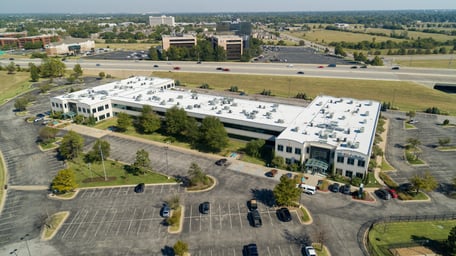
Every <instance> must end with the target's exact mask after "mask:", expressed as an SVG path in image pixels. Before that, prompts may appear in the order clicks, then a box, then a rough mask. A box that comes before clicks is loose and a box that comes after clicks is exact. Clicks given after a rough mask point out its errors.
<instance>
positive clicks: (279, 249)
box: [277, 245, 283, 255]
mask: <svg viewBox="0 0 456 256" xmlns="http://www.w3.org/2000/svg"><path fill="white" fill-rule="evenodd" d="M277 247H278V248H279V252H280V255H283V253H282V250H281V249H280V245H278V246H277Z"/></svg>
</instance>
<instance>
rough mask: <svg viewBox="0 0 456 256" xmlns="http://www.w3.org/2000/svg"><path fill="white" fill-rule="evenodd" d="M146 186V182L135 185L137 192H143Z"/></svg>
mask: <svg viewBox="0 0 456 256" xmlns="http://www.w3.org/2000/svg"><path fill="white" fill-rule="evenodd" d="M144 188H145V185H144V183H139V184H138V185H136V187H135V193H142V192H144Z"/></svg>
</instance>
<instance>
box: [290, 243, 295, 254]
mask: <svg viewBox="0 0 456 256" xmlns="http://www.w3.org/2000/svg"><path fill="white" fill-rule="evenodd" d="M290 253H291V256H294V253H293V248H292V247H291V245H290Z"/></svg>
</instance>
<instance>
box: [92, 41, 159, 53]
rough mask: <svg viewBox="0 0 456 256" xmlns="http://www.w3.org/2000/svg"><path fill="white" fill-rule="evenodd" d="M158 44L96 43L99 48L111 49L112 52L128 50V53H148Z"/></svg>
mask: <svg viewBox="0 0 456 256" xmlns="http://www.w3.org/2000/svg"><path fill="white" fill-rule="evenodd" d="M157 45H158V44H148V43H134V44H126V43H125V44H107V43H98V42H97V43H96V47H97V48H109V49H112V50H126V51H147V50H149V48H150V47H152V46H157Z"/></svg>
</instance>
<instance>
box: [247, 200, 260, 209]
mask: <svg viewBox="0 0 456 256" xmlns="http://www.w3.org/2000/svg"><path fill="white" fill-rule="evenodd" d="M247 204H248V205H247V206H248V207H249V210H251V211H254V210H256V209H258V203H257V200H255V199H250V200H249V202H248V203H247Z"/></svg>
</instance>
